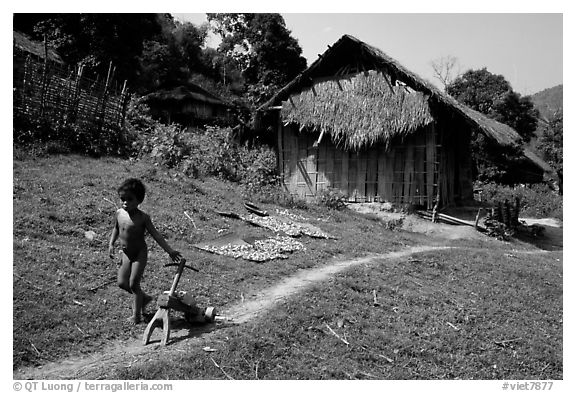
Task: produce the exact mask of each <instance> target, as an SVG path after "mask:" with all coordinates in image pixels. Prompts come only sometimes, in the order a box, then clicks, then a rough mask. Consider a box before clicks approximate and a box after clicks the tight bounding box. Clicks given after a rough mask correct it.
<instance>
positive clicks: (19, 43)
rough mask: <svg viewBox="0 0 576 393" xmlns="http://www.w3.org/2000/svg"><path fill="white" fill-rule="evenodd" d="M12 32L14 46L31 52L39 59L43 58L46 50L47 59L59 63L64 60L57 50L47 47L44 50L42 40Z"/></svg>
mask: <svg viewBox="0 0 576 393" xmlns="http://www.w3.org/2000/svg"><path fill="white" fill-rule="evenodd" d="M13 33H14V34H13V36H14V39H13V43H14V48H17V49H19V50H21V51H24V52H27V53H31V54H33V55H34V56H37V57H39V58H41V59H45V58H46V52H48V60H51V61H53V62H56V63H59V64H64V61H63V60H62V58H61V57H60V55H59V54H58V52H56V51H55V50H54V49H51V48H48V51H46V48H45V47H44V43H43V42H38V41H33V40H31V39H30V38H28V37H27V36H26V35H25V34H22V33H20V32H18V31H14V32H13Z"/></svg>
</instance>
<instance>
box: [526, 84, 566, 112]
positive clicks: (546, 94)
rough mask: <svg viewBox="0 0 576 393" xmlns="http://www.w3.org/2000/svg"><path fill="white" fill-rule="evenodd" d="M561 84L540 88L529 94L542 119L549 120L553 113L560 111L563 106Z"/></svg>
mask: <svg viewBox="0 0 576 393" xmlns="http://www.w3.org/2000/svg"><path fill="white" fill-rule="evenodd" d="M562 96H563V85H558V86H554V87H551V88H549V89H545V90H542V91H540V92H538V93H535V94H533V95H532V96H530V99H531V100H532V103H533V104H534V107H535V108H536V109H538V111H539V112H540V117H541V118H542V119H543V120H546V121H548V120H550V119H551V118H552V116H553V115H554V113H557V112H558V111H562V108H563V99H562Z"/></svg>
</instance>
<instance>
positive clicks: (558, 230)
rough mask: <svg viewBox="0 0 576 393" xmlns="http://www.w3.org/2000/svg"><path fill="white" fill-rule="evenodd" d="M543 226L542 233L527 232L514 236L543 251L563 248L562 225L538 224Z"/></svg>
mask: <svg viewBox="0 0 576 393" xmlns="http://www.w3.org/2000/svg"><path fill="white" fill-rule="evenodd" d="M538 225H540V226H542V227H543V228H544V231H543V232H542V234H540V235H538V236H536V235H530V234H528V233H522V232H520V233H518V234H517V235H516V236H514V237H515V238H516V239H518V240H520V241H521V242H523V243H528V244H531V245H533V246H534V247H538V248H539V249H541V250H545V251H562V249H563V241H564V240H563V239H564V235H563V231H562V227H555V226H550V225H543V224H538Z"/></svg>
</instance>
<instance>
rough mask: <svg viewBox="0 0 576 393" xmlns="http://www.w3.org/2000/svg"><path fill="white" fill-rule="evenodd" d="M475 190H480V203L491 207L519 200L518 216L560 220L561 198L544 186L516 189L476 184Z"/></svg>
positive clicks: (497, 185) (525, 186)
mask: <svg viewBox="0 0 576 393" xmlns="http://www.w3.org/2000/svg"><path fill="white" fill-rule="evenodd" d="M475 188H481V189H482V201H483V202H488V203H490V204H492V205H497V204H498V203H502V204H503V203H504V202H505V201H506V200H508V201H509V202H511V203H512V204H513V203H514V201H515V200H516V198H520V214H521V215H523V216H528V217H534V218H547V217H552V218H559V219H562V206H563V202H562V196H560V195H558V194H557V193H556V192H555V191H554V190H552V189H550V187H548V186H547V185H546V184H533V185H520V186H516V187H509V186H503V185H499V184H496V183H487V184H478V185H476V186H475Z"/></svg>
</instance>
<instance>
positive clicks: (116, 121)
mask: <svg viewBox="0 0 576 393" xmlns="http://www.w3.org/2000/svg"><path fill="white" fill-rule="evenodd" d="M112 74H113V68H112V67H110V70H109V72H108V75H107V76H106V77H104V78H102V79H101V80H98V79H96V80H93V79H90V78H86V77H84V76H83V75H82V68H79V69H75V70H71V69H69V68H68V67H65V66H63V65H60V64H56V63H52V62H46V61H42V60H41V59H38V58H36V57H34V56H29V55H28V56H27V55H26V54H25V53H15V56H14V103H13V111H14V115H24V116H27V117H29V118H44V119H47V120H50V121H54V122H61V123H63V124H78V125H82V126H87V127H90V128H92V129H96V130H98V131H102V132H106V131H112V130H118V129H120V128H121V127H122V124H123V122H124V118H125V115H126V105H127V103H128V100H129V95H128V93H127V91H126V84H124V85H123V87H122V89H119V87H118V86H117V85H115V82H114V80H113V75H112Z"/></svg>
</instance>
